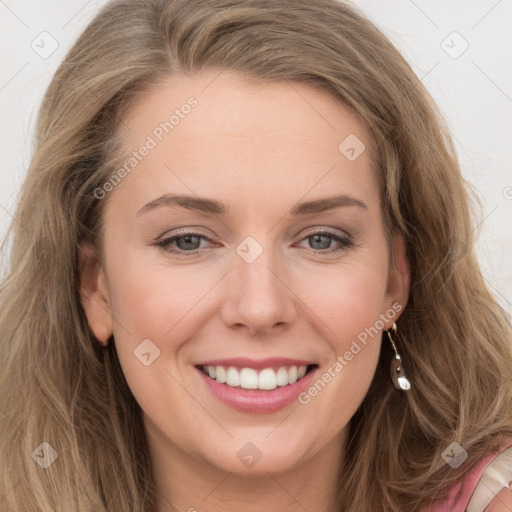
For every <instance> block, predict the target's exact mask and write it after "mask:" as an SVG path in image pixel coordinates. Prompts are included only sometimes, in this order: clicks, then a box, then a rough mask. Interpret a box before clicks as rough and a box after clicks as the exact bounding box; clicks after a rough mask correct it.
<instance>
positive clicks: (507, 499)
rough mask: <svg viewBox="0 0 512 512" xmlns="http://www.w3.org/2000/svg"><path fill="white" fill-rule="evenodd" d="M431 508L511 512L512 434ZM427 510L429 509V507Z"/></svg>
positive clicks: (449, 511)
mask: <svg viewBox="0 0 512 512" xmlns="http://www.w3.org/2000/svg"><path fill="white" fill-rule="evenodd" d="M427 510H428V512H484V511H485V512H510V511H511V510H512V437H510V438H507V439H506V440H505V441H504V442H503V443H502V444H501V446H500V447H499V449H498V450H495V451H493V452H491V453H488V454H486V455H484V456H483V457H482V458H481V459H480V460H479V461H478V462H477V463H476V464H475V465H474V466H473V467H472V468H471V470H470V471H469V473H467V474H466V475H465V476H464V478H462V479H461V480H460V481H459V482H456V483H455V484H454V485H453V486H452V488H451V489H450V491H449V496H448V498H447V499H445V500H442V501H439V502H436V503H434V504H433V505H432V506H431V507H430V508H429V509H427ZM425 512H427V511H425Z"/></svg>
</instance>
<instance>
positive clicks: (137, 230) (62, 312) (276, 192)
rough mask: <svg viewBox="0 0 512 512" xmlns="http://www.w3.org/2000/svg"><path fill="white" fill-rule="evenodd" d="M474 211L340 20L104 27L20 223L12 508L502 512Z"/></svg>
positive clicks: (7, 449)
mask: <svg viewBox="0 0 512 512" xmlns="http://www.w3.org/2000/svg"><path fill="white" fill-rule="evenodd" d="M468 203H469V201H468V194H467V191H466V189H465V188H464V185H463V180H462V177H461V173H460V170H459V166H458V163H457V160H456V157H455V152H454V149H453V147H452V144H451V141H450V138H449V136H448V135H447V133H446V131H445V128H444V127H443V124H442V121H441V119H440V116H439V114H438V112H437V110H436V108H435V106H434V105H433V103H432V100H431V99H430V97H429V95H428V94H427V93H426V91H425V89H424V88H423V87H422V85H421V83H419V82H418V80H417V79H416V77H415V76H414V74H413V72H412V71H411V69H410V67H409V66H408V65H407V64H406V62H405V61H404V59H403V58H402V57H401V56H400V55H399V54H398V52H397V51H396V49H395V48H394V47H393V46H392V45H391V44H390V43H389V41H387V40H386V38H385V37H384V36H383V35H382V34H381V33H380V32H379V31H378V30H377V29H376V28H375V27H374V26H373V25H372V24H371V23H370V22H369V21H367V20H366V19H365V18H364V17H363V16H362V15H361V14H359V13H358V12H356V11H355V10H354V9H353V8H352V7H349V6H347V5H345V4H342V3H338V2H334V1H331V0H320V1H317V2H309V1H306V0H300V1H296V2H293V3H286V4H285V5H282V4H281V2H278V1H277V0H254V1H251V0H249V1H237V0H211V1H210V2H202V1H199V0H169V1H158V0H117V1H114V2H111V3H109V4H108V5H107V6H106V7H105V8H104V9H103V10H102V11H101V12H100V13H99V15H98V16H97V17H96V18H95V19H94V20H93V21H92V23H91V24H90V25H89V26H88V27H87V29H86V30H85V32H84V33H83V34H82V36H81V37H80V38H79V40H78V41H77V43H76V44H75V46H74V47H73V48H72V50H71V51H70V52H69V54H68V55H67V57H66V59H65V61H64V62H63V64H62V65H61V66H60V68H59V70H58V71H57V73H56V75H55V77H54V79H53V81H52V83H51V85H50V87H49V89H48V91H47V93H46V96H45V98H44V101H43V104H42V108H41V111H40V116H39V121H38V127H37V148H36V151H35V154H34V157H33V161H32V164H31V167H30V170H29V173H28V176H27V179H26V181H25V183H24V185H23V190H22V196H21V200H20V203H19V207H18V210H17V213H16V222H15V223H14V224H13V225H12V233H13V240H12V249H11V269H10V273H9V275H8V276H7V278H6V279H5V282H4V283H3V286H2V299H1V300H2V308H1V316H0V326H1V332H2V343H1V347H2V348H1V350H2V356H3V360H4V371H3V372H2V377H1V390H2V392H3V397H4V400H3V406H2V410H3V412H4V414H3V415H2V419H1V421H2V426H1V434H2V435H1V436H0V438H1V439H2V441H1V446H2V457H1V459H0V460H1V461H2V462H1V466H2V484H1V486H2V487H1V495H2V496H3V502H2V506H3V509H5V510H12V511H14V510H16V511H17V510H23V511H31V510H52V511H59V512H61V511H66V512H67V511H78V510H91V511H92V510H95V511H107V510H108V511H125V510H133V511H157V512H167V511H175V510H188V511H194V510H198V511H220V512H222V511H231V510H239V509H244V510H247V511H263V510H265V511H267V510H289V511H296V510H315V511H317V512H324V511H343V512H347V511H354V512H355V511H359V512H360V511H370V510H371V511H377V510H382V511H384V510H386V511H388V510H394V511H412V510H422V511H427V510H431V511H435V510H438V511H439V510H452V511H454V510H455V511H463V510H483V509H484V508H485V507H494V508H486V510H507V508H503V507H510V505H509V504H507V500H509V501H508V503H510V497H511V495H512V491H511V490H510V487H509V488H508V490H507V486H509V483H510V480H511V479H512V476H511V475H510V471H509V469H510V464H509V458H508V457H509V454H510V447H511V446H512V401H511V395H512V382H511V375H510V368H511V365H512V349H511V340H512V336H511V329H510V325H509V323H508V322H507V318H506V315H505V314H504V312H503V311H502V310H501V309H500V307H499V305H498V304H497V303H496V301H495V300H494V298H493V297H492V295H491V294H490V292H489V290H488V289H487V287H486V285H485V283H484V281H483V279H482V275H481V272H480V270H479V267H478V264H477V261H476V259H475V256H474V254H473V251H472V245H473V239H472V233H473V230H472V225H471V219H470V212H469V206H468ZM14 447H16V448H14ZM489 468H491V469H492V471H487V470H488V469H489ZM496 475H498V476H496ZM500 479H501V480H500ZM500 481H502V483H503V485H502V486H501V487H499V482H500ZM497 482H498V484H497ZM496 485H498V489H496V490H494V487H495V486H496ZM485 491H489V492H490V496H484V492H485ZM478 500H479V501H478ZM477 501H478V503H477ZM491 501H492V502H493V503H492V504H491V505H489V503H491ZM470 502H472V503H470ZM471 507H473V508H471ZM475 507H476V508H475ZM478 507H480V508H478ZM497 507H501V509H500V508H497Z"/></svg>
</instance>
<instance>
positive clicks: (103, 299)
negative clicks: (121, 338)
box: [78, 242, 112, 346]
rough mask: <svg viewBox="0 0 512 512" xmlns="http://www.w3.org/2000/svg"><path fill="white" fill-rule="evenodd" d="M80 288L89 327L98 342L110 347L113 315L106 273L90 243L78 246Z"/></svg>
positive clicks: (82, 243)
mask: <svg viewBox="0 0 512 512" xmlns="http://www.w3.org/2000/svg"><path fill="white" fill-rule="evenodd" d="M78 262H79V263H78V268H79V286H80V298H81V302H82V306H83V308H84V310H85V314H86V316H87V320H88V323H89V327H90V328H91V330H92V332H93V333H94V336H96V338H97V339H98V341H99V342H100V343H101V344H102V345H104V346H107V345H108V340H109V339H110V337H111V336H112V315H111V307H110V300H109V293H108V286H107V280H106V275H105V271H104V269H103V267H102V265H101V262H100V260H99V258H98V256H97V254H96V252H95V250H94V248H93V247H92V245H91V244H90V243H88V242H81V243H80V244H79V246H78Z"/></svg>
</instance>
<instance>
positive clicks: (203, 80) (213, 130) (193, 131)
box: [116, 70, 377, 206]
mask: <svg viewBox="0 0 512 512" xmlns="http://www.w3.org/2000/svg"><path fill="white" fill-rule="evenodd" d="M123 126H125V127H126V130H125V133H124V138H125V140H126V154H125V161H128V159H129V158H130V155H131V156H132V160H133V158H134V157H133V153H134V152H137V153H142V152H143V153H144V156H140V154H139V155H138V156H137V161H136V162H132V163H134V164H135V165H133V166H132V168H131V169H130V172H129V175H128V176H127V177H126V178H125V179H124V180H123V182H122V183H121V186H120V187H118V188H119V189H120V190H116V193H118V192H121V189H123V188H126V189H127V191H129V193H130V195H131V197H132V199H133V200H134V201H135V203H136V204H139V205H140V206H142V204H141V203H142V202H143V201H145V200H148V199H153V198H154V197H155V196H157V195H161V194H162V193H163V192H176V193H186V194H187V195H194V194H196V195H199V196H212V191H215V192H216V196H217V197H219V198H220V199H221V200H222V196H223V195H225V196H226V197H227V196H229V197H231V199H233V196H234V197H236V199H237V200H238V202H243V201H245V200H247V201H249V200H250V199H251V198H253V197H254V196H258V197H259V198H260V202H261V204H262V206H263V203H264V199H265V197H269V194H272V195H273V197H272V198H270V197H269V199H274V200H275V199H276V198H283V200H284V199H285V198H286V197H289V198H290V199H291V200H293V199H294V200H295V201H298V200H299V199H300V198H301V197H302V196H304V195H305V194H307V195H308V199H314V198H315V196H317V195H326V193H328V194H329V195H332V194H333V193H335V192H343V193H349V194H350V193H353V194H354V195H355V192H357V191H359V193H361V192H363V193H364V194H365V195H366V196H367V200H368V201H370V202H371V201H372V200H375V197H370V196H371V195H372V193H373V195H374V196H375V193H376V191H377V181H376V180H375V172H374V171H373V169H372V167H373V161H372V159H371V157H370V151H369V149H370V148H371V144H372V141H371V140H370V139H369V135H368V130H367V128H366V126H365V125H364V123H363V122H361V121H360V119H358V117H357V116H356V115H355V114H354V113H352V112H351V111H350V110H349V109H348V108H347V107H345V106H344V105H343V104H341V102H339V101H338V100H336V99H335V98H334V97H332V96H331V95H329V94H327V93H326V92H324V91H321V90H319V89H317V88H313V87H311V86H306V85H301V84H297V83H291V82H284V81H281V82H268V81H256V80H251V79H250V78H246V77H243V76H241V75H240V74H237V73H234V72H231V71H227V70H223V71H218V70H216V71H208V72H203V73H200V74H197V75H194V76H183V75H179V76H175V77H171V78H169V79H168V80H167V81H165V82H163V83H161V84H159V85H158V86H155V87H154V88H153V89H152V90H151V91H149V92H148V93H146V94H145V95H144V96H143V97H142V98H141V99H140V100H139V101H138V103H137V104H136V105H135V106H134V107H133V108H132V109H131V110H130V112H129V113H128V115H127V117H126V119H125V122H124V124H123ZM144 147H146V148H150V149H149V150H144V151H139V150H141V149H143V148H144Z"/></svg>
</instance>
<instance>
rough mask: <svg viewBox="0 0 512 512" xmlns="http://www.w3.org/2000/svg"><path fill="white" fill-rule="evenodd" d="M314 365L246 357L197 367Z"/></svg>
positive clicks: (269, 358) (206, 362) (286, 360)
mask: <svg viewBox="0 0 512 512" xmlns="http://www.w3.org/2000/svg"><path fill="white" fill-rule="evenodd" d="M312 364H315V363H313V362H312V361H305V360H303V359H292V358H288V357H268V358H266V359H258V360H256V359H249V358H247V357H233V358H230V359H212V360H209V361H202V362H200V363H198V364H197V366H226V367H228V366H238V367H242V368H254V369H261V368H274V367H280V366H309V365H312Z"/></svg>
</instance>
